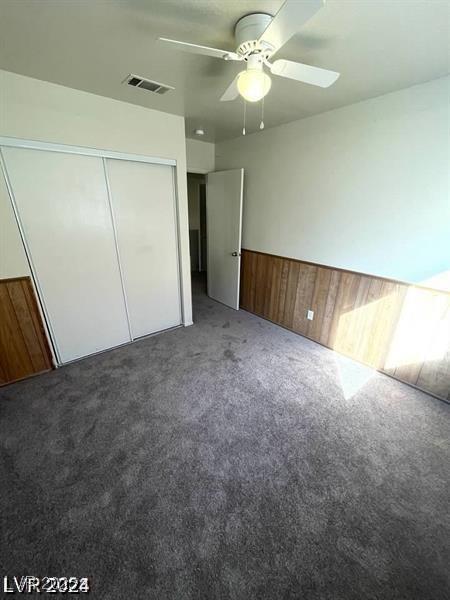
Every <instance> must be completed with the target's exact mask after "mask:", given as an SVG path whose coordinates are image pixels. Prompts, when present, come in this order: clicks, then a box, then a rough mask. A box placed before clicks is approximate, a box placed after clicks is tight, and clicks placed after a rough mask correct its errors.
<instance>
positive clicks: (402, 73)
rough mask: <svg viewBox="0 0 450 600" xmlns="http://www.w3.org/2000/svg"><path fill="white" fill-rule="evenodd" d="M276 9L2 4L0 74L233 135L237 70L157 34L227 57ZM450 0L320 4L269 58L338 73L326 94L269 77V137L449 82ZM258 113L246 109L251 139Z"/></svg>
mask: <svg viewBox="0 0 450 600" xmlns="http://www.w3.org/2000/svg"><path fill="white" fill-rule="evenodd" d="M282 3H283V2H282V0H182V1H181V0H126V1H124V0H64V1H61V0H60V1H58V2H57V1H55V0H39V2H36V1H35V0H21V1H20V2H19V1H17V0H0V40H1V42H0V43H1V46H0V68H3V69H5V70H8V71H13V72H16V73H20V74H23V75H28V76H30V77H35V78H38V79H43V80H45V81H50V82H54V83H59V84H61V85H65V86H68V87H72V88H76V89H80V90H85V91H88V92H92V93H95V94H100V95H102V96H108V97H111V98H116V99H118V100H123V101H125V102H131V103H134V104H139V105H142V106H147V107H150V108H155V109H157V110H162V111H165V112H170V113H174V114H178V115H184V116H185V118H186V135H187V137H194V136H193V131H194V129H195V128H197V127H202V128H203V129H205V130H206V135H205V137H204V138H203V139H205V140H208V141H219V140H223V139H227V138H232V137H236V136H238V135H240V132H241V129H242V118H243V103H242V101H241V100H240V99H238V100H235V101H234V102H220V101H219V98H220V96H221V95H222V92H223V91H224V90H225V88H226V87H227V86H228V84H229V83H230V81H231V80H232V79H233V77H234V76H235V75H236V73H237V72H239V71H240V70H241V69H242V64H240V63H230V62H228V63H227V62H225V61H222V60H218V59H214V58H209V57H206V56H196V55H192V54H186V53H183V52H179V51H176V50H174V49H172V48H169V47H166V46H164V45H163V44H161V43H160V42H158V41H157V38H158V37H159V36H165V37H172V38H175V39H179V40H183V41H187V42H192V43H196V44H203V45H208V46H214V47H218V48H223V49H230V50H233V49H235V44H234V41H233V27H234V24H235V22H236V21H237V20H238V19H239V18H240V17H241V16H243V15H245V14H248V13H251V12H267V13H271V14H275V13H276V12H277V11H278V9H279V8H280V6H281V5H282ZM449 21H450V2H449V1H448V0H328V1H327V3H326V5H325V7H324V8H323V9H322V10H321V11H319V12H318V13H317V14H316V15H315V16H314V18H313V19H312V20H311V21H309V22H308V23H307V24H306V25H305V26H304V27H303V28H302V30H301V31H300V32H299V33H298V35H296V36H295V37H294V38H292V39H291V40H290V41H289V42H288V43H287V44H286V45H285V46H284V47H283V48H282V49H281V50H280V51H279V52H278V53H277V55H276V57H277V58H288V59H291V60H298V61H300V62H305V63H308V64H311V65H315V66H319V67H324V68H328V69H332V70H335V71H339V72H340V73H341V77H340V78H339V80H338V81H337V82H336V83H335V84H334V85H333V86H332V87H331V88H328V89H321V88H315V87H312V86H308V85H305V84H300V83H296V82H294V81H290V80H284V79H281V78H279V77H275V76H273V77H272V79H273V85H272V89H271V91H270V93H269V95H268V96H267V97H266V99H265V118H264V121H265V123H266V127H273V126H275V125H279V124H281V123H287V122H290V121H294V120H296V119H300V118H303V117H306V116H309V115H313V114H317V113H320V112H324V111H326V110H330V109H332V108H336V107H340V106H344V105H347V104H352V103H354V102H358V101H360V100H364V99H366V98H371V97H374V96H379V95H381V94H385V93H387V92H391V91H394V90H397V89H401V88H405V87H408V86H410V85H414V84H416V83H421V82H424V81H428V80H430V79H434V78H437V77H441V76H443V75H445V74H447V73H448V72H449V70H450V67H449V62H450V61H449V55H450V51H449V35H450V34H449V29H450V28H449ZM129 73H135V74H138V75H141V76H144V77H147V78H149V79H154V80H156V81H159V82H163V83H167V84H169V85H172V86H174V87H175V90H174V91H172V92H169V93H167V94H166V95H157V94H152V93H149V92H145V91H143V90H139V89H135V88H132V87H129V86H126V85H122V81H123V80H124V78H125V77H126V76H127V75H128V74H129ZM260 109H261V106H260V104H258V105H256V106H255V105H249V106H248V111H247V130H248V131H253V130H255V131H256V130H257V128H258V123H259V117H260V114H259V113H260Z"/></svg>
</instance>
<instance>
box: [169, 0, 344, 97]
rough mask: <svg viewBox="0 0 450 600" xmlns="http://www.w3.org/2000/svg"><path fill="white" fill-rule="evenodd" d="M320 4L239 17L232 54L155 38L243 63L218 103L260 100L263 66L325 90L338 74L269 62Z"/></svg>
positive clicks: (267, 83)
mask: <svg viewBox="0 0 450 600" xmlns="http://www.w3.org/2000/svg"><path fill="white" fill-rule="evenodd" d="M323 5H324V0H286V1H285V3H284V4H283V6H282V7H281V8H280V10H279V11H278V13H277V14H276V15H275V17H272V16H271V15H268V14H265V13H253V14H250V15H246V16H244V17H242V18H241V19H239V21H238V22H237V23H236V25H235V29H234V36H235V39H236V43H237V48H236V51H235V52H231V51H228V50H219V49H217V48H209V47H207V46H199V45H197V44H190V43H187V42H179V41H177V40H171V39H168V38H163V37H160V38H159V39H160V41H162V42H165V43H168V44H172V45H174V46H175V47H177V48H179V49H180V50H184V51H186V52H193V53H194V54H203V55H206V56H213V57H215V58H222V59H224V60H232V61H246V62H247V69H246V70H244V71H241V72H240V73H239V74H238V75H237V76H236V77H235V78H234V80H233V81H232V82H231V84H230V85H229V86H228V88H227V89H226V90H225V92H224V94H223V95H222V97H221V98H220V100H221V101H228V100H235V99H236V98H237V97H238V96H239V94H240V95H241V96H242V97H243V98H244V99H245V100H248V101H249V102H258V100H261V99H262V98H264V96H265V95H266V94H267V93H268V92H269V90H270V87H271V85H272V80H271V79H270V77H269V75H268V74H267V73H266V72H265V71H264V67H267V68H268V69H269V70H270V72H271V73H272V74H273V75H278V76H280V77H287V78H288V79H295V80H296V81H301V82H302V83H309V84H310V85H317V86H319V87H322V88H326V87H329V86H330V85H332V84H333V83H334V82H335V81H336V80H337V78H338V77H339V73H336V71H329V70H327V69H321V68H319V67H312V66H310V65H304V64H302V63H298V62H294V61H292V60H284V59H278V60H275V61H274V62H270V60H269V59H271V57H272V56H273V55H274V54H275V53H276V52H278V50H279V49H280V48H281V47H282V46H283V45H284V44H285V43H286V42H287V41H288V40H289V39H290V38H291V37H292V36H293V35H294V34H295V33H297V31H298V30H299V29H300V28H301V27H302V25H303V24H304V23H306V21H308V20H309V19H310V18H311V17H313V16H314V15H315V14H316V12H317V11H319V10H320V9H321V8H322V7H323Z"/></svg>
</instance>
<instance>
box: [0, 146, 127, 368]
mask: <svg viewBox="0 0 450 600" xmlns="http://www.w3.org/2000/svg"><path fill="white" fill-rule="evenodd" d="M2 152H3V155H4V159H5V163H6V167H7V171H8V175H9V178H10V182H11V187H12V190H13V195H14V198H15V203H16V206H17V209H18V213H19V216H20V220H21V223H22V227H23V230H24V232H25V238H26V241H27V245H28V247H29V251H30V255H31V258H32V262H33V266H34V270H35V273H36V277H37V281H38V284H39V288H40V292H41V297H42V299H43V302H44V305H45V309H46V312H47V314H48V317H49V321H50V326H51V330H52V334H53V338H54V341H55V343H56V345H57V352H58V355H59V361H60V362H62V363H65V362H68V361H71V360H74V359H76V358H79V357H81V356H86V355H88V354H92V353H94V352H98V351H100V350H104V349H106V348H111V347H113V346H117V345H119V344H122V343H124V342H127V341H129V340H130V334H129V329H128V321H127V316H126V308H125V301H124V295H123V289H122V285H121V279H120V271H119V264H118V261H117V251H116V246H115V241H114V229H113V226H112V220H111V213H110V210H109V203H108V194H107V186H106V180H105V173H104V168H103V162H102V159H101V158H97V157H92V156H81V155H77V154H63V153H59V152H47V151H41V150H29V149H22V148H4V149H2Z"/></svg>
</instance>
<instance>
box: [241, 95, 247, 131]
mask: <svg viewBox="0 0 450 600" xmlns="http://www.w3.org/2000/svg"><path fill="white" fill-rule="evenodd" d="M246 116H247V102H246V100H245V99H244V127H243V128H242V135H245V133H246V131H245V120H246Z"/></svg>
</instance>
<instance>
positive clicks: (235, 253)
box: [231, 252, 241, 256]
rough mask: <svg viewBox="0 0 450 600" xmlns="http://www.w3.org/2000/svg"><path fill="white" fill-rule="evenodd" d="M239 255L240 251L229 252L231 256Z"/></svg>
mask: <svg viewBox="0 0 450 600" xmlns="http://www.w3.org/2000/svg"><path fill="white" fill-rule="evenodd" d="M240 255H241V253H240V252H239V253H238V252H232V253H231V256H240Z"/></svg>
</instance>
